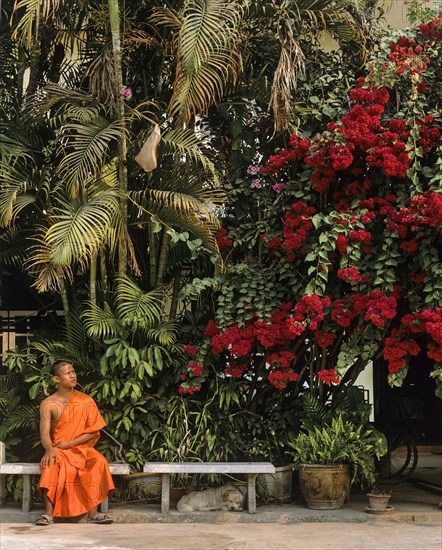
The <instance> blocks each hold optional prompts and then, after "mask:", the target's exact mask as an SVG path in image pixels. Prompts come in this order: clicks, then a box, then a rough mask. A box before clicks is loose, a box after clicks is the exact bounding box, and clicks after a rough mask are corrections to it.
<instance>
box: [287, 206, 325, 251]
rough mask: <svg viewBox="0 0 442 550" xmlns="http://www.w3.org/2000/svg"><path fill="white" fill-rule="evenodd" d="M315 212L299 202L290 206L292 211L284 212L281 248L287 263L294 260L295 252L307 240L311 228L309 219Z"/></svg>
mask: <svg viewBox="0 0 442 550" xmlns="http://www.w3.org/2000/svg"><path fill="white" fill-rule="evenodd" d="M315 212H316V209H315V208H314V207H313V206H307V205H306V204H305V203H304V202H301V201H299V202H296V203H295V204H292V211H288V212H286V214H285V220H284V229H283V237H284V238H283V241H282V243H281V248H282V249H284V250H285V252H286V254H287V261H288V262H292V261H293V260H294V258H295V250H298V249H299V248H300V247H301V245H302V244H303V243H304V242H305V241H306V240H307V237H308V233H309V231H310V230H311V229H312V227H313V223H312V222H311V217H312V216H313V214H315Z"/></svg>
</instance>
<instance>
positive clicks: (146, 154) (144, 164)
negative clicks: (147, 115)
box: [135, 124, 161, 172]
mask: <svg viewBox="0 0 442 550" xmlns="http://www.w3.org/2000/svg"><path fill="white" fill-rule="evenodd" d="M160 139H161V130H160V127H159V126H158V124H155V126H154V127H153V130H152V132H151V133H150V135H149V137H148V138H147V139H146V141H145V142H144V144H143V147H141V150H140V152H139V153H138V155H137V156H136V157H135V160H136V161H137V162H138V164H139V165H140V166H141V168H143V170H144V171H145V172H152V171H153V170H155V168H156V167H157V151H158V144H159V143H160Z"/></svg>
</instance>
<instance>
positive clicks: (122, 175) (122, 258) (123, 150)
mask: <svg viewBox="0 0 442 550" xmlns="http://www.w3.org/2000/svg"><path fill="white" fill-rule="evenodd" d="M108 8H109V22H110V28H111V34H112V52H113V58H114V65H115V75H116V81H115V95H116V117H117V120H120V121H121V122H122V124H123V125H124V100H123V99H122V97H121V95H120V91H121V89H122V87H123V68H122V63H121V38H120V7H119V4H118V0H108ZM118 159H119V165H118V172H119V182H120V189H121V191H122V195H123V196H122V198H121V199H120V205H121V217H122V224H123V233H122V235H121V236H120V242H119V249H118V272H119V273H121V274H126V272H127V233H126V232H127V140H126V134H123V136H122V137H121V139H120V140H119V141H118Z"/></svg>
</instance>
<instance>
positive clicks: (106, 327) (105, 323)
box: [81, 302, 122, 339]
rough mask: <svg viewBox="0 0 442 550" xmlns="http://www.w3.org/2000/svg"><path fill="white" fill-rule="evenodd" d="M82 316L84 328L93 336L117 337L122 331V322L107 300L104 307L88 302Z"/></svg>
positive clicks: (100, 337) (102, 337)
mask: <svg viewBox="0 0 442 550" xmlns="http://www.w3.org/2000/svg"><path fill="white" fill-rule="evenodd" d="M81 318H82V320H83V322H84V328H85V330H86V332H87V334H88V336H90V337H91V338H99V339H106V338H115V337H116V336H118V335H119V334H120V333H121V328H122V327H121V323H120V321H119V320H118V319H117V318H116V316H115V315H114V313H113V311H112V309H111V307H110V306H109V304H108V303H107V302H105V303H104V305H103V308H100V307H99V306H98V305H96V304H93V303H91V302H88V304H87V308H86V309H85V310H84V311H83V313H82V314H81Z"/></svg>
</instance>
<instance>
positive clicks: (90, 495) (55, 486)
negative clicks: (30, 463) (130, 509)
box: [39, 390, 115, 517]
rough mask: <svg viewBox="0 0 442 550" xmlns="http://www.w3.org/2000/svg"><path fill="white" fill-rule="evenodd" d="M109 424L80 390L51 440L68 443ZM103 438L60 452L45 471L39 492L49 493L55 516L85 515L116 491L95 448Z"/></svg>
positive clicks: (65, 409) (91, 400) (106, 465)
mask: <svg viewBox="0 0 442 550" xmlns="http://www.w3.org/2000/svg"><path fill="white" fill-rule="evenodd" d="M105 425H106V423H105V421H104V420H103V417H102V416H101V414H100V413H99V411H98V408H97V405H96V404H95V401H94V400H93V399H92V398H91V397H89V396H88V395H86V394H85V393H82V392H80V391H77V390H74V392H73V395H72V397H71V398H70V400H69V401H68V403H67V405H66V407H65V408H64V409H63V412H62V413H61V416H60V419H59V421H58V422H57V425H56V426H55V429H54V433H53V434H52V435H51V437H52V441H53V442H57V441H69V440H72V439H75V438H76V437H78V436H80V435H82V434H84V433H91V432H98V431H99V430H100V429H101V428H103V427H104V426H105ZM99 437H100V435H99V434H97V436H96V437H94V438H92V439H90V440H89V441H88V442H87V443H83V444H82V445H77V446H76V447H71V448H70V449H57V448H55V450H56V451H57V453H58V457H59V458H58V463H55V464H54V463H53V462H52V463H51V465H50V466H48V467H47V468H42V467H41V466H40V469H41V471H42V473H41V477H40V485H39V490H40V493H41V492H42V489H47V490H48V493H47V494H48V498H49V500H50V501H51V502H52V504H53V505H54V512H53V515H54V516H56V517H73V516H79V515H81V514H85V513H86V512H88V511H89V510H91V509H92V508H94V507H95V506H98V504H100V503H101V502H102V501H103V500H104V499H105V498H106V497H107V496H108V495H109V493H111V492H112V491H113V490H114V489H115V485H114V483H113V481H112V477H111V475H110V471H109V465H108V463H107V460H106V459H105V458H104V456H103V455H102V454H101V453H99V452H98V451H97V450H95V449H94V445H95V444H96V443H97V441H98V439H99Z"/></svg>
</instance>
